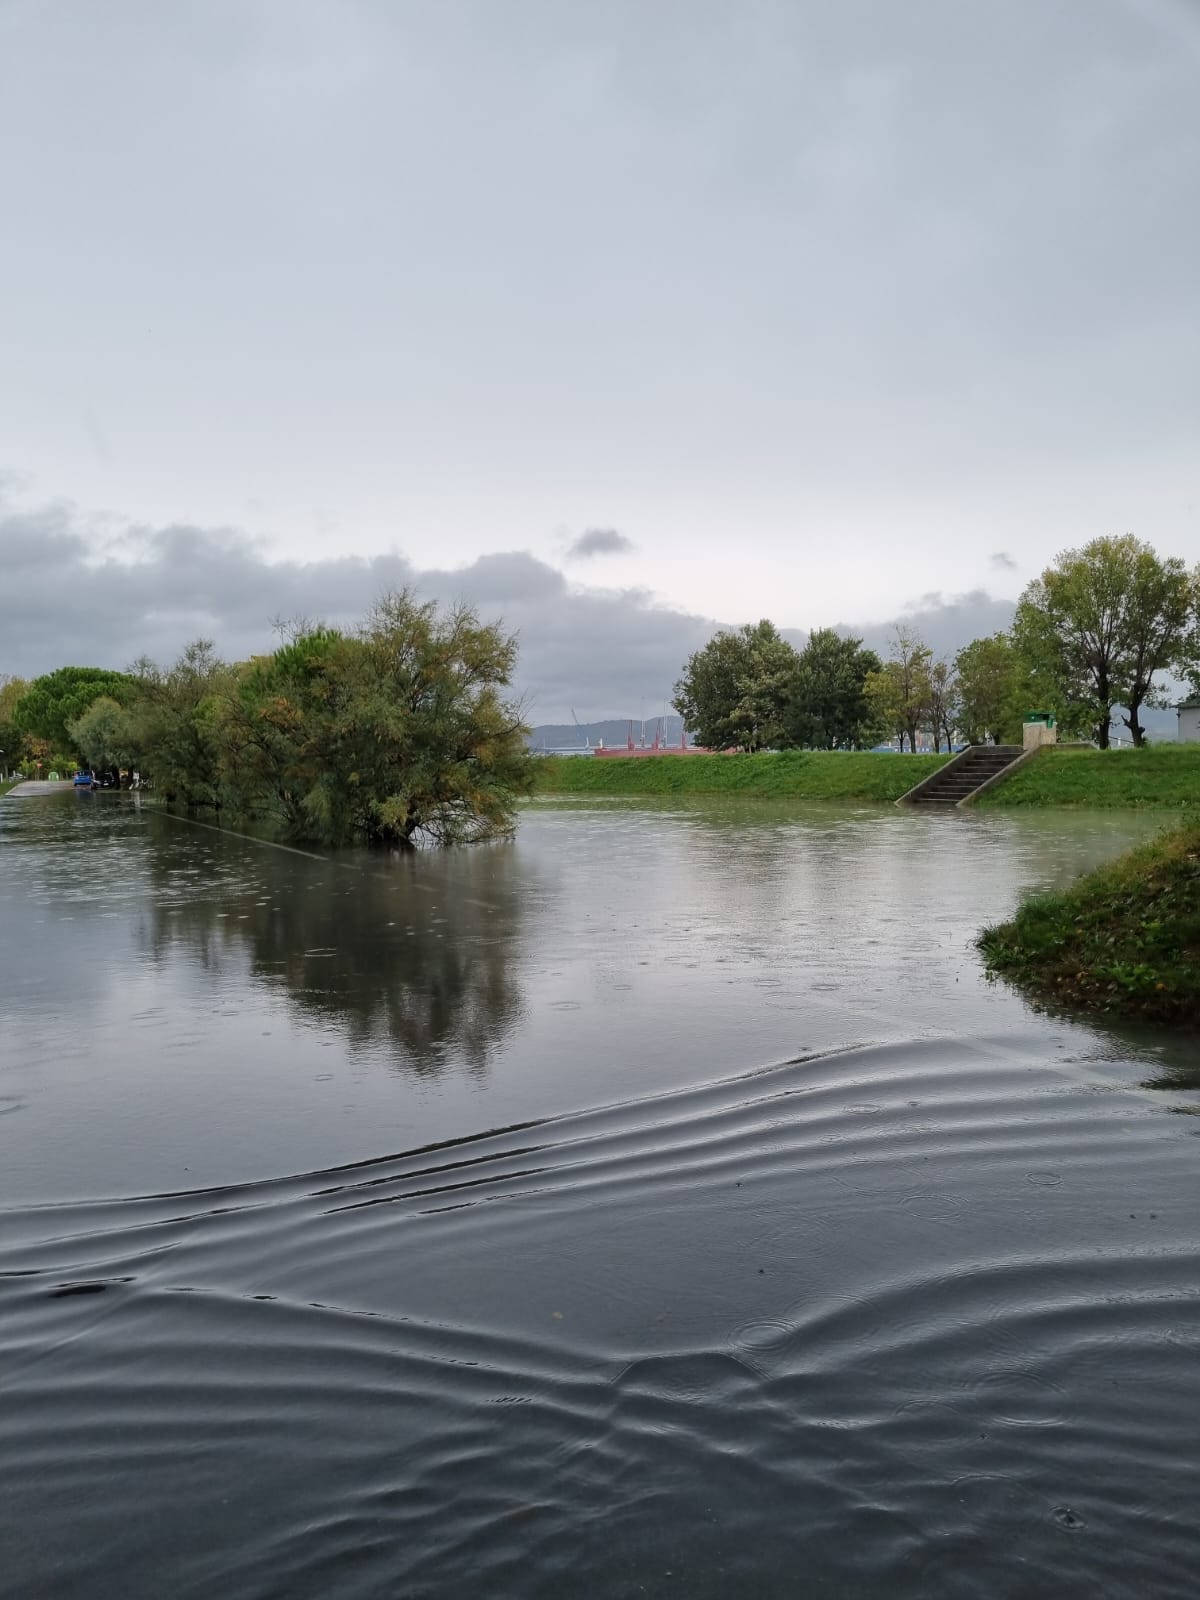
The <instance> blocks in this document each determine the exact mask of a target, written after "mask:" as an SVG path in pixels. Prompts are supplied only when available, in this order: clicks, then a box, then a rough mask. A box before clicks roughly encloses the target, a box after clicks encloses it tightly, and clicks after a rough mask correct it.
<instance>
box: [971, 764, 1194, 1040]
mask: <svg viewBox="0 0 1200 1600" xmlns="http://www.w3.org/2000/svg"><path fill="white" fill-rule="evenodd" d="M1032 764H1033V763H1031V765H1032ZM979 948H980V949H981V950H982V952H983V954H984V957H985V959H986V962H987V966H988V970H989V971H990V972H992V973H994V974H996V975H997V976H1000V977H1003V978H1007V979H1009V980H1010V981H1011V982H1012V983H1014V984H1016V985H1017V986H1018V987H1020V988H1022V989H1025V990H1027V991H1028V992H1029V993H1030V994H1031V995H1033V996H1034V997H1035V998H1038V999H1041V1000H1051V1001H1057V1002H1060V1003H1062V1004H1065V1005H1069V1006H1072V1007H1075V1008H1077V1009H1080V1010H1084V1011H1093V1012H1096V1011H1098V1012H1107V1013H1110V1014H1120V1015H1124V1016H1133V1017H1140V1018H1142V1019H1144V1020H1146V1021H1149V1022H1161V1023H1171V1024H1175V1025H1181V1026H1182V1025H1185V1024H1190V1025H1191V1026H1193V1027H1195V1026H1200V822H1194V821H1193V822H1188V823H1187V824H1186V825H1185V826H1184V827H1182V828H1178V829H1174V830H1172V831H1171V832H1170V833H1165V834H1162V835H1160V836H1159V837H1158V838H1156V839H1152V840H1151V841H1150V842H1149V843H1148V844H1144V845H1142V846H1140V847H1139V848H1138V849H1136V850H1132V851H1130V852H1129V854H1128V855H1124V856H1121V857H1120V858H1119V859H1118V860H1117V861H1114V862H1111V863H1110V864H1109V865H1108V866H1106V867H1101V868H1100V869H1099V870H1098V871H1096V872H1092V873H1089V874H1088V875H1087V876H1086V877H1084V878H1081V879H1080V880H1079V882H1078V883H1076V884H1074V885H1072V887H1071V888H1070V889H1067V890H1065V891H1062V892H1060V893H1054V894H1042V895H1036V896H1034V897H1032V898H1031V899H1029V900H1027V901H1026V902H1025V903H1024V905H1023V906H1022V907H1021V909H1020V910H1019V911H1018V912H1017V915H1016V916H1015V917H1014V918H1013V920H1012V921H1011V922H1006V923H1003V924H1001V925H1000V926H999V927H995V928H989V929H987V931H986V932H985V933H983V934H982V935H981V937H980V940H979Z"/></svg>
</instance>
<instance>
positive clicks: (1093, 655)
mask: <svg viewBox="0 0 1200 1600" xmlns="http://www.w3.org/2000/svg"><path fill="white" fill-rule="evenodd" d="M1196 604H1197V586H1196V581H1195V579H1194V578H1193V577H1191V576H1189V574H1188V573H1187V570H1186V569H1185V567H1184V565H1183V563H1182V562H1181V561H1178V560H1176V559H1173V558H1172V559H1168V560H1166V561H1163V560H1161V559H1160V558H1159V556H1158V555H1157V554H1156V553H1155V551H1154V549H1153V547H1152V546H1150V545H1148V544H1143V543H1142V542H1141V541H1140V540H1138V539H1135V538H1134V537H1133V535H1132V534H1124V535H1122V536H1121V537H1120V538H1103V539H1093V540H1092V541H1091V543H1090V544H1087V545H1084V547H1083V548H1082V549H1081V550H1064V551H1063V552H1062V553H1061V554H1059V555H1058V556H1056V557H1055V560H1054V564H1053V566H1050V567H1047V568H1046V570H1045V572H1043V573H1042V575H1041V577H1040V578H1038V579H1036V580H1035V581H1034V582H1033V583H1031V584H1030V585H1029V587H1028V588H1027V589H1026V590H1025V593H1024V594H1023V595H1022V596H1021V598H1020V600H1019V601H1018V602H1017V611H1016V616H1015V618H1014V620H1013V639H1014V642H1015V643H1016V645H1017V647H1018V650H1019V652H1020V653H1021V655H1022V656H1023V657H1024V658H1025V660H1026V662H1027V663H1028V665H1029V668H1030V672H1031V679H1032V682H1033V683H1034V684H1036V685H1041V686H1044V688H1045V696H1044V698H1045V700H1046V709H1056V710H1058V712H1059V720H1060V723H1063V724H1065V725H1066V727H1067V728H1068V730H1069V731H1073V730H1076V729H1081V728H1087V729H1088V730H1089V731H1090V732H1091V734H1092V736H1093V737H1094V738H1095V740H1096V743H1097V744H1098V745H1099V746H1100V748H1101V749H1102V750H1106V749H1107V748H1108V744H1109V728H1110V725H1111V722H1112V713H1113V707H1114V706H1117V705H1123V706H1125V707H1126V710H1127V715H1126V717H1125V721H1126V723H1127V725H1128V727H1129V729H1130V732H1131V733H1132V734H1133V740H1134V743H1135V744H1141V743H1142V742H1143V740H1144V738H1145V734H1144V730H1143V728H1142V726H1141V719H1140V712H1141V708H1142V707H1143V706H1144V705H1147V704H1154V703H1155V699H1156V697H1157V695H1158V691H1157V689H1156V686H1155V678H1156V675H1157V674H1159V673H1161V672H1169V671H1184V670H1187V669H1188V667H1189V665H1190V664H1191V663H1193V662H1194V661H1195V660H1196V653H1195V619H1196Z"/></svg>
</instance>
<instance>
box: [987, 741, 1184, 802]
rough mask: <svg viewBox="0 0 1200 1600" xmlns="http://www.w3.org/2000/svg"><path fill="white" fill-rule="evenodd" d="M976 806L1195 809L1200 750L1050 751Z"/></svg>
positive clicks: (1174, 746) (1169, 746)
mask: <svg viewBox="0 0 1200 1600" xmlns="http://www.w3.org/2000/svg"><path fill="white" fill-rule="evenodd" d="M976 803H977V804H978V805H980V806H1091V807H1093V808H1096V809H1101V810H1108V809H1125V808H1129V807H1139V806H1140V807H1146V808H1149V807H1158V808H1160V809H1164V810H1165V809H1170V808H1178V807H1180V806H1197V805H1200V744H1156V745H1147V746H1146V747H1145V749H1142V750H1092V749H1079V748H1072V747H1071V746H1069V745H1068V746H1054V745H1051V746H1049V747H1048V748H1047V749H1045V750H1042V751H1040V752H1039V753H1038V755H1037V757H1036V758H1035V759H1034V760H1033V761H1028V762H1026V764H1025V765H1024V766H1023V767H1020V768H1019V769H1018V770H1017V771H1016V772H1014V773H1013V775H1012V777H1011V778H1007V779H1006V780H1005V781H1004V782H1003V783H1001V784H997V786H996V787H995V788H994V789H989V790H988V792H987V793H986V794H983V795H980V797H979V800H978V801H977V802H976Z"/></svg>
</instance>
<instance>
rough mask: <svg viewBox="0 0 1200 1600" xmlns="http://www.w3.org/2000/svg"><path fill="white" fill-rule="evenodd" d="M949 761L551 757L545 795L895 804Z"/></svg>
mask: <svg viewBox="0 0 1200 1600" xmlns="http://www.w3.org/2000/svg"><path fill="white" fill-rule="evenodd" d="M948 760H949V757H948V756H944V755H943V756H932V755H915V756H911V755H903V756H901V755H893V754H891V753H886V752H879V751H873V750H863V751H850V750H847V751H841V750H780V751H772V752H767V753H763V754H760V755H752V756H751V755H713V756H671V755H665V756H629V757H625V756H593V757H586V756H562V757H555V756H547V757H545V758H544V759H542V760H541V761H539V762H538V766H537V774H536V780H537V792H538V793H541V794H744V795H765V796H774V797H777V798H785V797H786V798H793V797H794V798H795V799H797V800H878V801H885V802H886V801H889V800H898V799H899V798H900V796H901V795H903V794H907V793H908V791H909V790H910V789H911V788H912V786H913V785H914V784H915V783H919V782H920V781H921V779H922V778H927V777H929V775H930V774H931V773H933V772H936V771H937V769H938V768H939V767H941V766H944V765H945V763H946V762H947V761H948Z"/></svg>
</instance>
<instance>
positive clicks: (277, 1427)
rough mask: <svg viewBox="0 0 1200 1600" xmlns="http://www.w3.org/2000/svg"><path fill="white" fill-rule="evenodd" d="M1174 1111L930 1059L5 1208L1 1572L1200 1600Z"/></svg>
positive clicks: (925, 1050) (427, 1590) (0, 1277)
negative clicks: (356, 1158) (129, 1194)
mask: <svg viewBox="0 0 1200 1600" xmlns="http://www.w3.org/2000/svg"><path fill="white" fill-rule="evenodd" d="M1190 1124H1191V1119H1189V1118H1184V1117H1170V1116H1167V1115H1164V1114H1163V1111H1162V1107H1161V1104H1155V1103H1154V1102H1152V1101H1151V1099H1150V1098H1149V1097H1147V1096H1139V1095H1136V1094H1131V1093H1127V1092H1125V1091H1117V1090H1112V1091H1098V1090H1097V1087H1096V1085H1095V1083H1094V1082H1091V1081H1086V1080H1085V1079H1084V1078H1083V1077H1082V1076H1080V1077H1072V1076H1071V1074H1070V1072H1069V1071H1068V1070H1065V1069H1064V1070H1059V1071H1057V1072H1056V1073H1054V1074H1051V1073H1049V1072H1048V1071H1047V1070H1046V1069H1045V1067H1044V1066H1043V1065H1041V1063H1039V1062H1038V1061H1037V1060H1036V1057H1035V1056H1033V1055H1031V1056H1030V1057H1029V1058H1025V1057H1024V1056H1023V1055H1022V1053H1021V1051H1020V1050H1019V1049H1013V1048H1012V1047H1011V1045H1008V1046H1006V1045H1004V1044H1002V1043H1001V1042H998V1041H992V1042H989V1041H986V1040H984V1041H977V1042H976V1043H975V1044H974V1045H972V1046H971V1047H970V1048H967V1047H965V1046H963V1045H962V1044H961V1043H956V1042H945V1043H941V1044H939V1043H932V1044H931V1043H930V1042H928V1041H922V1042H921V1043H920V1044H913V1045H911V1046H906V1047H889V1048H873V1049H872V1048H863V1049H858V1050H852V1051H846V1052H843V1053H841V1054H839V1055H833V1056H827V1057H824V1058H821V1059H817V1060H810V1061H798V1062H792V1063H788V1064H787V1065H785V1066H783V1067H779V1068H774V1069H772V1070H770V1071H766V1072H760V1073H755V1074H752V1075H749V1076H746V1077H742V1078H738V1079H736V1080H732V1081H730V1082H726V1083H722V1084H717V1085H713V1086H709V1087H706V1088H703V1089H698V1090H694V1091H690V1092H687V1093H683V1094H674V1095H664V1096H659V1097H656V1098H652V1099H646V1100H640V1101H636V1102H631V1103H629V1104H625V1105H619V1106H615V1107H609V1108H604V1109H601V1110H597V1111H594V1112H589V1113H586V1114H581V1115H576V1116H571V1117H562V1118H558V1119H554V1120H548V1121H544V1122H540V1123H534V1124H528V1125H525V1126H521V1127H514V1128H509V1129H503V1130H498V1131H495V1132H492V1133H489V1134H486V1135H483V1136H480V1137H476V1138H471V1139H463V1140H459V1141H456V1142H453V1143H449V1144H445V1145H440V1146H437V1147H427V1148H424V1149H419V1150H411V1151H406V1152H402V1153H399V1154H396V1155H393V1156H390V1157H387V1158H386V1159H381V1160H377V1161H370V1162H366V1163H362V1164H359V1165H356V1166H353V1167H346V1168H341V1169H337V1170H332V1171H323V1172H311V1173H304V1174H298V1175H295V1176H291V1177H287V1178H282V1179H272V1180H268V1181H264V1182H261V1183H253V1184H245V1185H241V1186H238V1187H231V1188H226V1189H221V1190H208V1191H202V1192H193V1193H185V1194H174V1195H158V1196H143V1197H137V1198H131V1199H113V1200H98V1201H95V1202H89V1203H80V1204H75V1203H72V1204H69V1205H59V1206H40V1207H29V1208H23V1209H17V1210H11V1211H8V1212H5V1213H3V1214H2V1215H0V1308H2V1313H3V1314H2V1317H0V1357H2V1376H0V1497H2V1498H0V1503H2V1504H3V1507H4V1511H3V1513H2V1514H3V1519H4V1523H5V1540H4V1542H5V1555H6V1565H7V1572H8V1582H9V1584H10V1585H11V1588H12V1592H13V1593H19V1594H39V1593H53V1594H54V1595H56V1596H63V1597H73V1596H80V1597H82V1596H89V1597H90V1596H95V1595H97V1594H107V1593H113V1594H116V1593H120V1594H121V1595H123V1596H126V1597H131V1600H136V1597H141V1596H146V1597H150V1596H155V1597H157V1596H161V1595H162V1594H164V1593H170V1594H171V1595H173V1596H175V1597H178V1600H189V1597H202V1596H204V1597H207V1596H215V1595H220V1596H223V1597H231V1600H266V1597H275V1596H278V1597H283V1596H287V1597H289V1600H297V1597H306V1596H313V1597H316V1596H321V1597H329V1596H335V1597H338V1600H342V1597H344V1600H360V1597H361V1600H366V1597H368V1596H370V1597H375V1596H379V1595H384V1594H388V1595H392V1594H394V1595H405V1596H443V1595H445V1596H449V1595H455V1596H458V1595H462V1594H464V1593H473V1594H487V1595H489V1596H496V1595H521V1596H543V1595H544V1596H556V1597H559V1596H563V1595H570V1594H579V1595H584V1594H586V1595H599V1594H603V1595H606V1596H625V1595H629V1596H633V1595H639V1596H640V1595H646V1594H650V1595H655V1594H663V1595H665V1594H672V1595H678V1594H686V1595H688V1596H699V1597H705V1596H714V1597H715V1596H728V1595H731V1594H736V1595H739V1596H740V1595H747V1596H750V1595H753V1596H776V1595H779V1596H784V1595H787V1596H793V1595H796V1594H798V1593H805V1594H827V1595H843V1594H846V1595H848V1594H853V1595H872V1594H878V1595H881V1596H882V1595H887V1596H889V1597H891V1600H895V1597H897V1596H908V1595H912V1596H918V1595H922V1596H924V1595H930V1594H937V1595H942V1596H959V1595H961V1596H964V1597H966V1596H988V1597H996V1596H1006V1595H1012V1596H1018V1595H1019V1596H1023V1597H1025V1596H1031V1595H1032V1596H1036V1595H1043V1594H1044V1595H1047V1596H1050V1595H1054V1596H1064V1595H1085V1594H1087V1595H1091V1594H1096V1593H1103V1594H1105V1595H1106V1596H1123V1595H1129V1596H1131V1597H1132V1596H1135V1595H1137V1596H1143V1595H1147V1594H1154V1595H1157V1596H1164V1595H1168V1596H1169V1595H1176V1594H1178V1595H1180V1596H1182V1595H1185V1594H1190V1593H1191V1592H1192V1586H1193V1580H1194V1573H1195V1569H1196V1565H1197V1562H1198V1560H1200V1535H1198V1533H1197V1524H1196V1520H1195V1517H1194V1506H1195V1504H1196V1501H1197V1494H1198V1491H1200V1464H1198V1462H1197V1455H1196V1451H1195V1441H1196V1439H1197V1438H1198V1437H1200V1361H1198V1359H1197V1358H1198V1357H1200V1249H1198V1244H1197V1221H1198V1211H1200V1208H1198V1205H1197V1187H1196V1172H1195V1163H1196V1154H1197V1147H1196V1145H1195V1143H1194V1141H1193V1140H1192V1139H1191V1138H1190V1137H1188V1135H1189V1133H1190V1131H1191V1126H1190Z"/></svg>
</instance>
